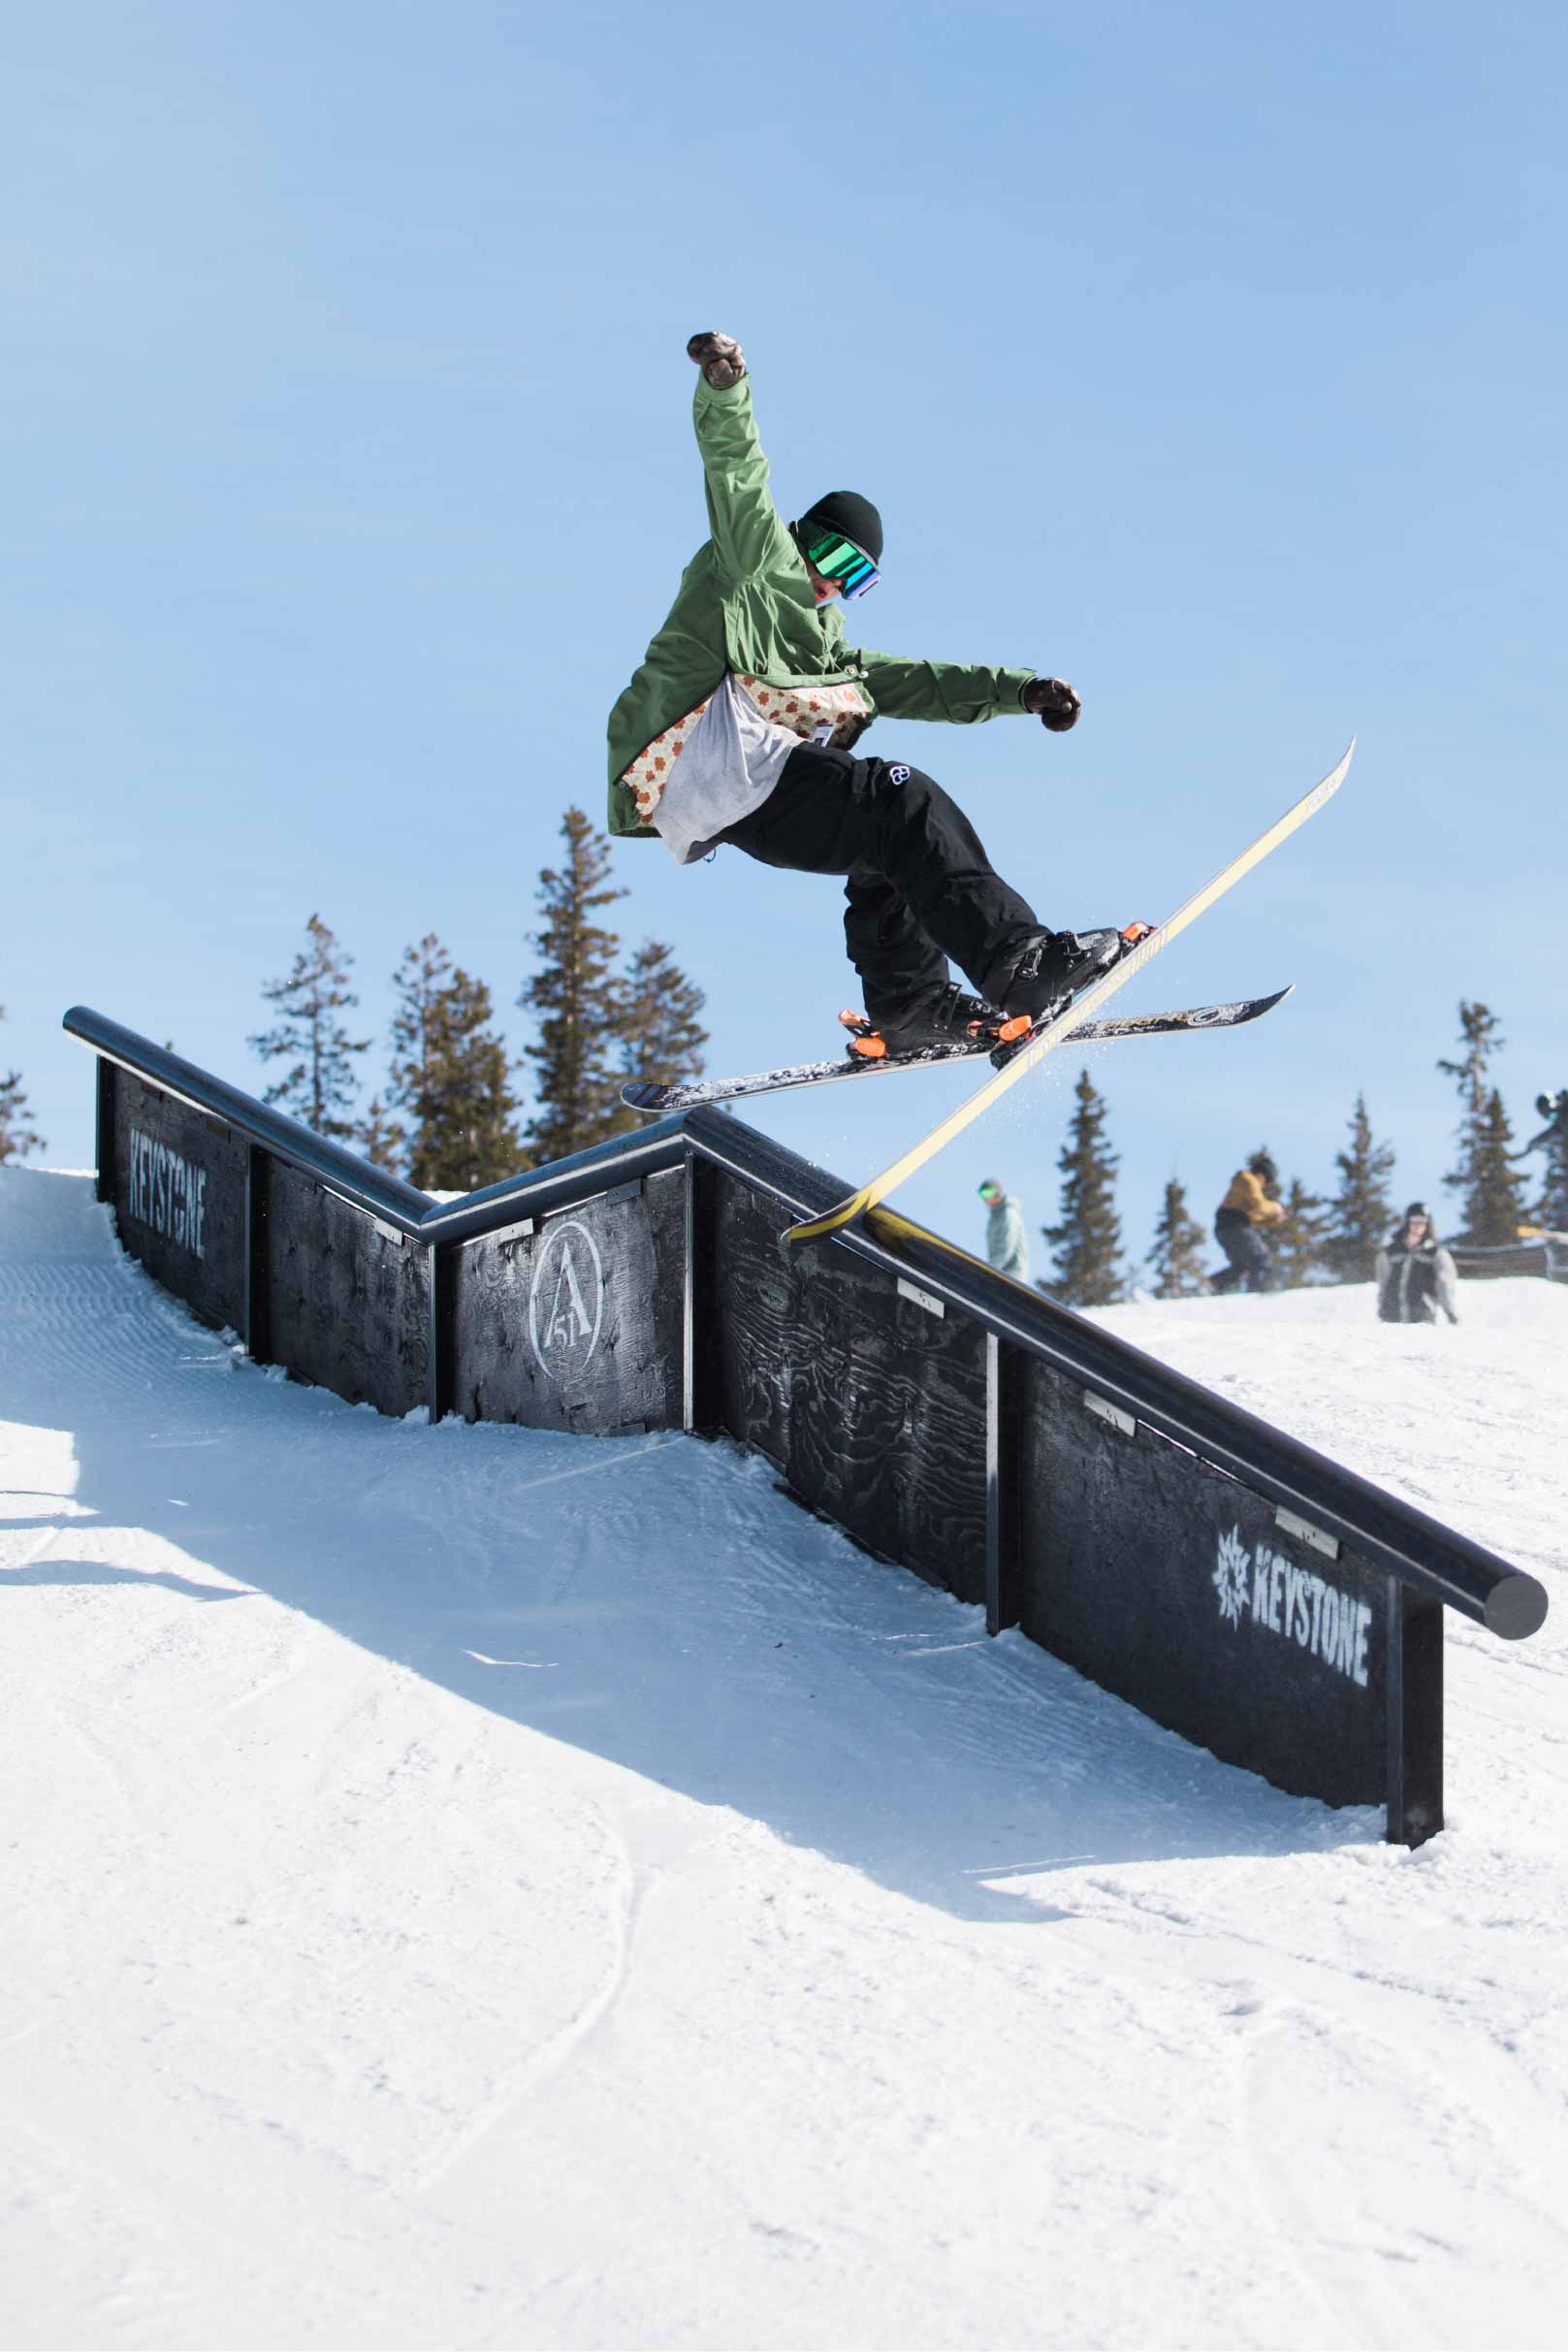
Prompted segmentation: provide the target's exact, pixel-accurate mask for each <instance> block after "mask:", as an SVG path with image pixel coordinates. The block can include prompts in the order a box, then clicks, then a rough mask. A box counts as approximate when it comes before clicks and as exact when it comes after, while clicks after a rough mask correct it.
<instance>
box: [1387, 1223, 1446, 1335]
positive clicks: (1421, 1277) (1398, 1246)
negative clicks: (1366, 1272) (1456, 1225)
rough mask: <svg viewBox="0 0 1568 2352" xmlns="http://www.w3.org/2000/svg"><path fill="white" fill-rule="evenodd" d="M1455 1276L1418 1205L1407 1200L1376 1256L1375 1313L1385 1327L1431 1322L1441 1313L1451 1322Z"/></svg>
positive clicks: (1430, 1224)
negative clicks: (1399, 1222)
mask: <svg viewBox="0 0 1568 2352" xmlns="http://www.w3.org/2000/svg"><path fill="white" fill-rule="evenodd" d="M1458 1287H1459V1281H1458V1273H1457V1271H1456V1267H1455V1264H1454V1260H1453V1258H1452V1256H1451V1255H1450V1253H1449V1252H1448V1251H1447V1250H1446V1249H1445V1248H1444V1247H1443V1245H1442V1243H1441V1242H1440V1241H1439V1240H1438V1238H1437V1236H1436V1234H1435V1233H1434V1232H1433V1231H1432V1220H1431V1217H1430V1215H1429V1214H1428V1212H1427V1208H1426V1204H1425V1202H1424V1201H1412V1202H1411V1204H1410V1207H1409V1208H1407V1209H1406V1210H1405V1213H1404V1219H1403V1222H1402V1223H1401V1224H1399V1225H1397V1226H1396V1227H1395V1228H1394V1230H1393V1232H1392V1234H1391V1235H1390V1236H1389V1239H1388V1241H1387V1242H1386V1243H1385V1245H1384V1246H1383V1248H1382V1249H1380V1250H1379V1251H1378V1254H1377V1310H1378V1314H1379V1316H1380V1317H1381V1319H1382V1320H1383V1321H1384V1322H1385V1323H1435V1322H1436V1321H1437V1310H1438V1308H1439V1307H1441V1308H1442V1310H1443V1312H1444V1314H1445V1315H1447V1317H1448V1319H1449V1321H1450V1322H1451V1323H1457V1321H1458V1319H1459V1313H1458V1308H1457V1307H1456V1305H1455V1303H1454V1302H1455V1300H1456V1297H1457V1295H1458Z"/></svg>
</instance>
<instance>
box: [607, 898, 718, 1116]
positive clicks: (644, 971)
mask: <svg viewBox="0 0 1568 2352" xmlns="http://www.w3.org/2000/svg"><path fill="white" fill-rule="evenodd" d="M706 1001H707V1000H706V998H705V997H704V995H703V993H702V990H701V989H700V988H699V987H697V986H696V984H695V983H694V982H692V981H689V980H688V979H687V977H686V975H685V973H684V972H682V970H681V968H680V966H679V965H678V964H677V963H676V961H675V956H674V952H673V950H671V949H669V948H667V947H666V946H665V944H664V942H663V941H662V940H661V939H647V940H644V942H643V944H642V946H641V947H640V948H639V949H638V950H637V952H636V954H635V955H634V956H633V957H632V959H631V963H630V965H629V967H628V969H627V973H626V978H625V982H624V987H623V989H622V993H621V1004H620V1014H619V1019H618V1026H619V1029H620V1033H621V1070H622V1075H623V1076H624V1077H625V1078H628V1079H632V1078H644V1079H654V1080H656V1082H657V1083H658V1084H660V1085H666V1086H669V1085H675V1084H678V1083H689V1082H690V1080H691V1079H694V1078H700V1077H701V1076H702V1069H703V1062H704V1058H705V1057H704V1054H703V1047H705V1046H706V1045H707V1043H708V1032H707V1030H706V1029H705V1028H704V1027H703V1026H702V1023H701V1020H700V1018H699V1017H698V1016H699V1015H700V1014H701V1012H702V1008H703V1006H704V1004H705V1003H706ZM638 1123H639V1122H638V1119H637V1114H636V1112H633V1111H626V1110H624V1109H623V1110H622V1111H621V1112H619V1113H618V1115H617V1119H616V1125H617V1127H618V1128H619V1129H623V1130H624V1129H625V1128H628V1127H632V1126H635V1125H637V1124H638Z"/></svg>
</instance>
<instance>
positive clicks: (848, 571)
mask: <svg viewBox="0 0 1568 2352" xmlns="http://www.w3.org/2000/svg"><path fill="white" fill-rule="evenodd" d="M802 536H803V537H805V534H804V533H802ZM805 544H806V561H807V562H808V564H811V565H812V567H813V569H814V570H816V571H819V572H820V573H821V575H822V577H823V579H824V580H832V581H833V582H835V584H836V585H837V587H838V591H839V594H840V596H843V598H844V600H845V602H846V603H847V604H849V603H852V602H853V600H854V598H855V597H856V596H865V594H866V593H867V591H868V590H869V589H873V588H875V587H876V585H877V583H878V581H879V580H880V578H881V576H882V575H881V573H880V571H879V570H878V569H877V566H876V564H874V563H873V562H872V560H871V558H870V556H865V555H862V554H861V552H860V550H859V548H858V547H857V546H856V545H855V543H854V541H853V539H847V538H846V537H845V535H844V533H843V532H842V531H824V532H818V534H817V536H816V538H815V539H813V538H806V540H805Z"/></svg>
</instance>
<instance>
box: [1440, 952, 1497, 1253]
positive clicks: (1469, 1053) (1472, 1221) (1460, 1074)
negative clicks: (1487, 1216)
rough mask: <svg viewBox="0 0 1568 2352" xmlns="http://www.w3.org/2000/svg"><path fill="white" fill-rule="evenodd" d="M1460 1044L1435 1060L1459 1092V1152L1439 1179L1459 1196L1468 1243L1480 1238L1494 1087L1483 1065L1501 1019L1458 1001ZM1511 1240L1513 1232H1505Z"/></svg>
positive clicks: (1481, 1007) (1494, 1047)
mask: <svg viewBox="0 0 1568 2352" xmlns="http://www.w3.org/2000/svg"><path fill="white" fill-rule="evenodd" d="M1459 1043H1460V1045H1461V1046H1462V1047H1463V1048H1464V1050H1463V1052H1462V1053H1461V1055H1460V1056H1459V1059H1458V1060H1457V1061H1456V1062H1449V1061H1439V1063H1438V1065H1437V1067H1438V1068H1439V1070H1441V1071H1442V1073H1443V1075H1444V1077H1445V1078H1451V1079H1453V1080H1454V1082H1455V1084H1456V1086H1457V1088H1458V1090H1459V1109H1460V1118H1459V1125H1458V1130H1457V1136H1458V1145H1459V1155H1458V1158H1457V1160H1456V1163H1455V1165H1454V1167H1452V1168H1451V1169H1450V1170H1449V1173H1448V1175H1447V1176H1445V1177H1444V1178H1443V1182H1444V1183H1445V1185H1446V1186H1447V1187H1448V1189H1449V1191H1450V1192H1456V1193H1457V1194H1458V1195H1459V1215H1460V1219H1461V1223H1462V1230H1463V1232H1464V1234H1465V1236H1466V1237H1467V1238H1468V1240H1471V1241H1476V1240H1479V1228H1478V1226H1477V1222H1476V1219H1477V1214H1478V1204H1477V1201H1476V1197H1475V1196H1476V1183H1477V1163H1478V1159H1479V1158H1480V1157H1482V1156H1484V1154H1485V1151H1486V1145H1485V1144H1484V1142H1483V1129H1484V1128H1485V1126H1486V1123H1487V1118H1488V1099H1489V1097H1490V1095H1491V1092H1492V1089H1491V1087H1490V1086H1488V1083H1487V1065H1488V1062H1489V1061H1490V1059H1491V1057H1492V1055H1493V1054H1494V1053H1500V1052H1501V1051H1502V1049H1503V1044H1504V1040H1503V1037H1502V1022H1501V1020H1500V1019H1499V1017H1498V1015H1496V1014H1495V1013H1493V1012H1492V1011H1491V1010H1490V1009H1489V1007H1488V1006H1486V1005H1481V1004H1475V1005H1472V1004H1467V1003H1466V1002H1465V1001H1464V1000H1463V998H1461V999H1460V1001H1459ZM1508 1238H1509V1240H1513V1238H1514V1237H1513V1235H1512V1234H1510V1235H1509V1237H1508Z"/></svg>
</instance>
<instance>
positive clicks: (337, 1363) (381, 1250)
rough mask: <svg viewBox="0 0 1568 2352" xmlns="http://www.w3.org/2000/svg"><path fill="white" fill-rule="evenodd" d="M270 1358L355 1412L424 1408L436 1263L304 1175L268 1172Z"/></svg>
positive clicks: (278, 1168)
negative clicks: (358, 1407) (368, 1407)
mask: <svg viewBox="0 0 1568 2352" xmlns="http://www.w3.org/2000/svg"><path fill="white" fill-rule="evenodd" d="M265 1249H266V1260H267V1266H266V1281H267V1317H266V1321H267V1333H268V1353H269V1354H270V1355H271V1356H272V1358H273V1359H274V1360H275V1361H276V1362H277V1363H279V1364H286V1365H287V1366H288V1368H289V1370H290V1371H291V1372H293V1373H295V1374H296V1375H297V1376H298V1377H299V1378H300V1379H302V1380H313V1381H315V1382H316V1384H317V1385H318V1387H321V1388H330V1389H332V1390H333V1391H334V1393H335V1394H336V1396H339V1397H345V1398H347V1400H348V1402H349V1403H350V1404H373V1405H374V1406H375V1407H376V1409H377V1411H378V1412H383V1413H396V1414H402V1413H406V1412H409V1411H411V1410H412V1409H413V1407H414V1406H415V1405H416V1404H423V1403H424V1402H425V1378H426V1371H425V1368H426V1359H427V1348H428V1337H429V1334H428V1322H429V1294H428V1291H427V1283H428V1281H429V1278H430V1274H429V1253H428V1251H426V1250H424V1249H422V1248H421V1247H420V1246H419V1244H418V1243H417V1242H414V1241H406V1240H403V1238H402V1237H401V1236H400V1235H399V1234H397V1233H395V1232H394V1230H393V1229H392V1227H391V1226H389V1225H381V1224H378V1223H377V1221H376V1220H375V1218H373V1217H369V1216H367V1215H366V1214H365V1212H364V1211H363V1210H362V1209H358V1208H350V1207H349V1205H348V1203H347V1202H346V1201H340V1200H339V1199H338V1198H337V1196H336V1194H335V1193H331V1192H327V1191H326V1190H324V1189H323V1187H322V1186H321V1185H320V1184H318V1183H316V1182H315V1181H314V1180H313V1179H312V1178H311V1177H309V1176H303V1175H302V1174H301V1173H300V1172H299V1171H298V1170H297V1169H294V1168H289V1167H286V1166H285V1165H284V1164H283V1163H282V1162H281V1161H279V1160H273V1161H272V1163H271V1166H270V1168H269V1171H268V1183H267V1230H266V1242H265Z"/></svg>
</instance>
